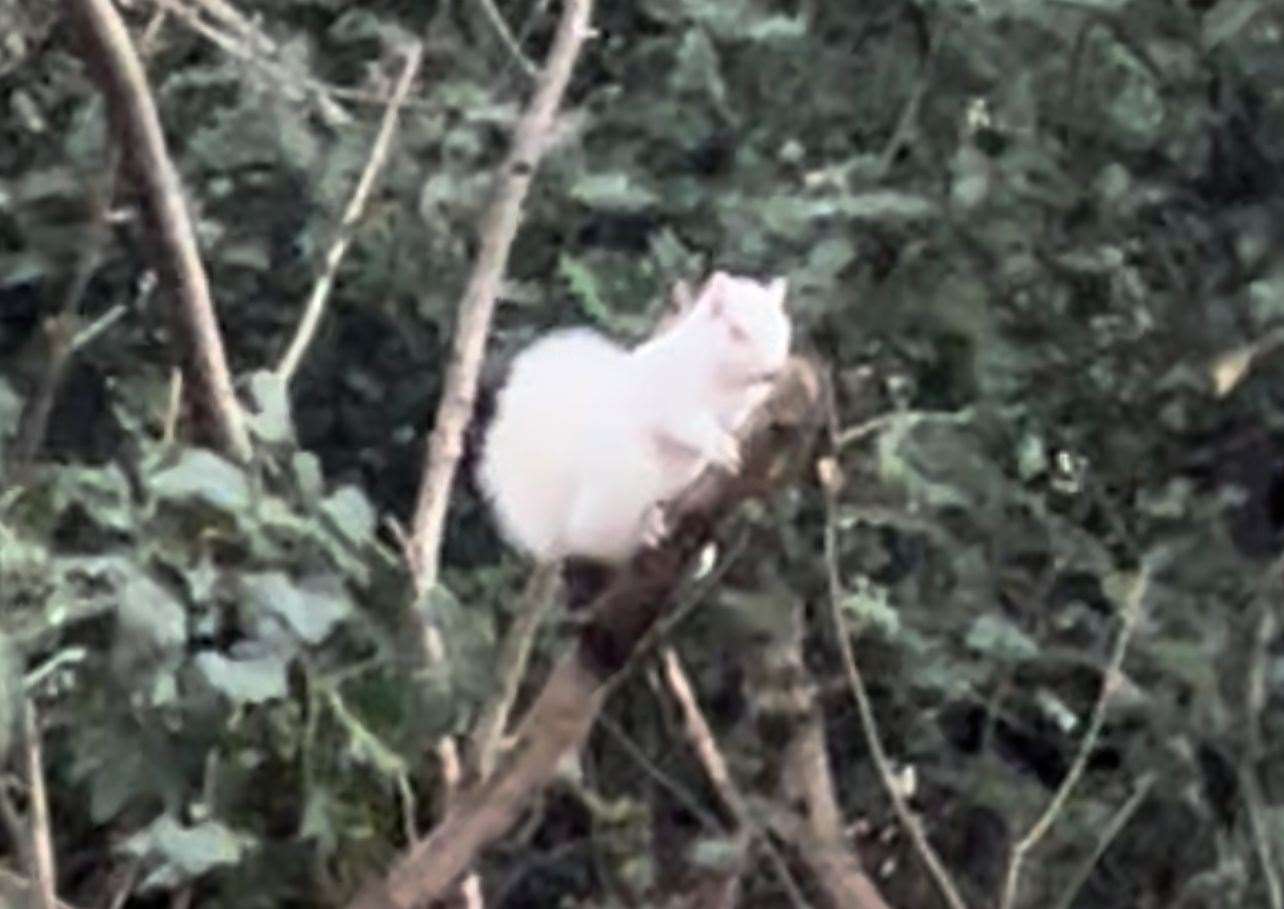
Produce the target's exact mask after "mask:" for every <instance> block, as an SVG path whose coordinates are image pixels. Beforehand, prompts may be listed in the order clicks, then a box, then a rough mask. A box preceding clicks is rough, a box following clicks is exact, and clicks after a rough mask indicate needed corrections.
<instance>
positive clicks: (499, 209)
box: [410, 0, 593, 593]
mask: <svg viewBox="0 0 1284 909" xmlns="http://www.w3.org/2000/svg"><path fill="white" fill-rule="evenodd" d="M592 7H593V4H592V0H565V4H564V6H563V8H562V16H561V20H560V21H559V23H558V26H557V34H556V35H555V37H554V38H553V46H552V49H551V50H550V51H549V57H548V62H547V64H546V65H545V67H544V71H543V72H542V73H541V74H540V78H539V84H538V87H537V88H536V90H535V95H534V97H532V99H531V102H530V105H529V107H527V109H526V110H525V112H524V113H523V114H522V117H521V120H519V121H518V124H517V129H516V132H515V133H514V136H513V147H512V149H511V150H510V152H509V154H508V158H507V159H506V160H505V161H504V164H503V166H502V167H501V168H500V171H499V174H498V175H497V177H496V185H495V190H494V195H493V196H492V199H491V204H490V206H489V208H488V209H487V211H486V216H485V220H484V222H483V224H482V228H481V244H480V248H479V249H478V253H477V262H476V264H475V265H474V267H473V272H472V276H471V277H470V278H469V280H468V286H467V288H466V289H465V290H464V295H463V299H462V300H461V301H460V304H459V309H458V321H457V323H456V329H455V337H454V342H453V344H452V348H451V357H450V363H449V366H448V368H447V370H446V377H445V387H444V388H443V390H442V396H441V403H440V404H439V405H438V408H437V417H436V421H435V423H434V425H433V430H432V435H431V436H430V438H429V443H428V453H427V459H426V462H425V467H424V473H423V479H422V481H421V482H420V485H419V496H418V499H417V501H416V503H415V517H414V521H413V524H412V530H411V543H412V546H411V557H412V561H411V566H410V568H411V571H412V573H413V576H414V581H415V588H416V590H417V591H418V592H420V593H422V592H423V591H425V590H428V589H430V588H431V587H432V586H433V585H434V584H436V583H437V570H438V559H439V549H440V546H441V533H442V528H443V526H444V524H445V519H446V505H447V501H448V499H449V495H450V488H451V484H452V482H453V481H454V477H455V469H456V467H457V466H458V464H459V458H460V455H461V453H462V451H463V433H464V427H465V426H466V425H467V424H468V421H469V419H470V418H471V417H472V411H473V399H474V397H475V396H476V394H477V380H478V373H479V371H480V369H481V364H482V356H483V353H484V350H485V346H486V335H487V334H488V333H489V331H490V320H491V314H492V313H493V312H494V309H495V298H496V296H497V295H498V293H499V288H500V282H501V281H502V280H503V276H504V272H505V269H506V267H507V264H508V254H509V249H510V247H511V246H512V244H513V238H514V237H515V236H516V235H517V227H518V223H519V221H520V219H521V210H522V201H523V200H524V199H525V198H526V193H527V190H528V189H529V187H530V183H531V179H532V178H533V176H534V174H535V168H536V166H537V165H538V164H539V160H540V158H541V157H542V155H543V153H544V151H545V149H546V147H547V144H548V142H547V139H548V137H549V135H550V133H551V132H552V129H553V125H554V124H553V119H554V117H555V115H556V113H557V109H558V106H559V105H560V104H561V101H562V94H563V93H564V92H565V90H566V84H567V82H568V81H569V80H570V76H571V70H572V68H573V67H574V65H575V60H576V58H577V57H578V56H579V51H580V46H581V45H582V44H583V42H584V40H585V38H587V37H588V36H589V34H590V29H589V17H590V13H591V11H592Z"/></svg>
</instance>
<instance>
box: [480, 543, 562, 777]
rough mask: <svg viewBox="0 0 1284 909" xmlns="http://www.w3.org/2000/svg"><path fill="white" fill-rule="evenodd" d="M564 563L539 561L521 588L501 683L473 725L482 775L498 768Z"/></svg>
mask: <svg viewBox="0 0 1284 909" xmlns="http://www.w3.org/2000/svg"><path fill="white" fill-rule="evenodd" d="M560 571H561V565H560V563H557V562H550V563H546V564H543V565H539V566H537V567H536V568H535V570H534V572H532V573H531V577H530V581H529V582H528V583H527V585H526V589H525V590H524V591H523V592H522V596H521V602H520V603H519V604H518V607H517V616H516V618H514V619H513V624H512V626H511V627H510V628H509V629H508V634H507V635H505V637H504V644H503V646H502V647H501V648H500V651H499V659H498V660H497V663H496V665H497V667H498V670H499V672H500V673H501V675H500V678H499V683H498V684H497V685H496V686H495V689H494V691H493V692H492V693H491V696H490V700H489V701H487V703H486V705H485V706H484V707H483V708H482V710H481V712H480V714H479V715H478V718H477V723H476V724H475V725H474V726H473V733H472V754H473V766H474V767H475V768H476V773H477V776H478V778H479V779H483V780H484V779H485V778H486V777H488V776H490V774H491V771H492V770H494V768H495V760H496V758H497V757H498V754H499V745H500V742H501V741H502V740H503V737H504V730H505V729H506V728H507V726H508V717H509V715H510V714H511V713H512V710H513V702H514V701H516V700H517V692H518V689H519V688H520V687H521V683H522V679H523V678H524V677H525V675H526V664H527V662H528V661H529V660H530V654H531V648H532V647H533V646H534V643H535V633H536V632H537V631H539V626H540V620H541V619H542V618H543V617H544V613H545V612H547V611H548V607H549V604H551V603H552V602H553V594H554V593H555V592H556V591H557V581H558V575H559V573H560Z"/></svg>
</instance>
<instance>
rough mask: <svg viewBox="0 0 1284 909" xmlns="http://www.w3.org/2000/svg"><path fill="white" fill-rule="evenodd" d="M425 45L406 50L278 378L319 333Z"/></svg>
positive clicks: (290, 372) (286, 378)
mask: <svg viewBox="0 0 1284 909" xmlns="http://www.w3.org/2000/svg"><path fill="white" fill-rule="evenodd" d="M423 52H424V49H423V45H422V44H419V43H418V42H415V43H414V44H413V45H411V47H410V48H409V49H408V50H407V51H406V62H405V65H404V66H403V67H402V70H401V78H400V79H398V80H397V86H396V88H394V89H393V91H392V98H391V99H390V100H389V101H388V107H387V108H386V109H385V110H384V112H383V122H382V123H380V124H379V134H378V135H377V136H376V137H375V142H374V146H373V147H372V148H371V150H370V158H369V160H367V161H366V166H365V169H364V170H363V171H362V172H361V178H360V179H359V180H358V181H357V188H356V189H355V190H354V191H353V193H352V198H351V199H349V200H348V207H347V209H345V210H344V212H343V220H342V221H340V222H339V233H338V236H336V237H335V238H334V242H333V243H332V244H330V248H329V249H328V250H327V251H326V254H325V260H324V263H323V265H322V268H321V274H320V275H319V276H318V277H317V280H316V283H315V284H313V285H312V293H311V294H309V295H308V302H307V305H306V306H305V307H304V309H303V318H302V319H301V320H300V322H299V327H298V329H297V330H296V331H295V333H294V339H293V340H292V341H291V342H290V347H289V349H288V350H286V352H285V356H283V357H282V358H281V363H280V365H278V366H277V368H276V374H277V377H278V378H279V379H280V380H281V381H282V382H284V383H285V384H287V385H288V384H289V382H290V380H291V379H292V378H294V373H295V371H296V370H298V368H299V363H300V362H301V361H302V360H303V354H304V352H305V351H306V350H307V349H308V345H309V344H311V343H312V338H313V337H314V336H315V335H316V332H317V327H318V326H319V325H320V324H321V317H322V316H323V315H324V314H325V303H326V300H327V298H328V297H329V296H330V288H331V287H333V286H334V276H335V273H336V272H338V270H339V263H340V262H342V261H343V256H344V254H345V253H347V251H348V246H349V245H350V244H351V243H352V235H353V231H354V230H356V226H357V221H358V220H360V218H361V215H362V213H363V212H364V211H365V207H366V200H367V199H368V198H369V197H370V191H371V190H372V189H373V188H374V184H375V179H376V178H377V177H378V175H379V171H381V170H383V166H384V164H385V163H386V162H387V160H388V150H389V149H390V148H391V147H392V136H393V133H395V132H396V129H397V114H398V112H400V110H401V107H402V105H403V104H405V103H406V96H407V95H409V94H410V86H411V85H412V84H414V81H415V76H416V75H417V74H418V72H419V63H420V61H421V60H422V59H423Z"/></svg>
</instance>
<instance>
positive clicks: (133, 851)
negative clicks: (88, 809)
mask: <svg viewBox="0 0 1284 909" xmlns="http://www.w3.org/2000/svg"><path fill="white" fill-rule="evenodd" d="M252 842H253V841H252V840H251V839H250V838H249V837H246V836H244V835H241V834H238V833H236V832H234V831H233V830H231V829H230V828H228V827H226V826H224V825H223V824H220V823H218V822H217V821H204V822H202V823H199V824H194V825H192V826H190V827H183V826H181V825H180V824H179V823H178V822H177V821H175V820H174V819H173V818H172V817H170V816H169V815H165V814H163V815H161V816H160V817H158V818H157V819H156V820H155V821H153V822H152V823H151V824H149V825H148V826H147V827H145V828H143V829H142V830H140V831H138V833H135V834H134V835H133V836H131V837H130V838H129V839H127V840H125V842H124V843H122V844H121V847H120V848H121V849H122V850H123V851H124V852H125V853H126V854H127V855H131V856H133V857H135V858H139V859H145V860H149V861H155V862H159V865H158V867H156V868H154V869H152V871H151V872H150V873H149V874H148V875H147V877H146V878H144V879H143V881H142V883H141V885H140V886H139V890H140V892H148V891H152V890H171V889H174V888H176V887H178V886H180V885H183V884H187V883H191V882H192V881H195V880H198V879H199V878H200V877H201V876H203V875H205V874H208V873H209V872H210V871H213V870H214V869H215V868H224V867H228V866H232V865H236V864H238V863H240V861H241V860H242V859H243V858H244V857H245V854H246V852H247V851H248V849H249V848H250V846H251V844H252Z"/></svg>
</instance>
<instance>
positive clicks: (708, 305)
mask: <svg viewBox="0 0 1284 909" xmlns="http://www.w3.org/2000/svg"><path fill="white" fill-rule="evenodd" d="M730 277H731V276H730V275H728V274H727V273H726V272H725V271H715V272H714V273H713V274H711V275H710V276H709V279H708V280H707V281H705V282H704V287H702V288H700V296H699V297H697V298H696V301H695V305H696V306H697V307H698V308H703V309H707V310H708V311H709V314H710V315H712V316H714V317H717V316H720V315H722V307H723V304H724V303H725V302H726V299H727V282H728V281H729V280H730Z"/></svg>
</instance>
